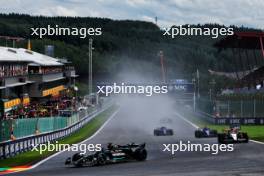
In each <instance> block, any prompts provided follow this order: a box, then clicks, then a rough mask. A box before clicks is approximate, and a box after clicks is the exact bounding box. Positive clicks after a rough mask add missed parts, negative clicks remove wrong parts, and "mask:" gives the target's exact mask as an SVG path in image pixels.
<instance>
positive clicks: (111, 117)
mask: <svg viewBox="0 0 264 176" xmlns="http://www.w3.org/2000/svg"><path fill="white" fill-rule="evenodd" d="M119 109H120V108H118V109H117V110H116V111H115V112H114V113H113V114H112V115H111V116H110V117H109V118H108V119H107V121H106V122H105V123H104V124H103V125H102V126H101V127H100V128H99V129H98V130H97V131H96V132H95V133H94V134H93V135H92V136H90V137H89V138H87V139H85V140H84V141H81V142H79V143H78V144H77V145H79V144H81V143H84V142H87V141H88V140H91V139H92V138H94V137H95V136H96V135H97V134H98V133H99V132H100V131H102V129H103V128H104V127H105V126H106V125H107V124H108V123H109V122H110V120H112V119H113V118H114V117H115V116H116V114H117V113H118V112H119ZM99 114H100V113H99ZM99 114H96V115H99ZM65 151H66V150H62V151H59V152H57V153H54V154H53V155H51V156H49V157H47V158H45V159H43V160H41V161H39V162H38V163H36V164H34V165H32V166H31V167H30V168H28V169H26V170H23V171H16V172H11V173H6V174H13V173H18V172H24V171H28V170H31V169H34V168H36V167H38V166H39V165H41V164H43V163H45V162H46V161H48V160H50V159H51V158H54V157H55V156H57V155H59V154H61V153H63V152H65ZM6 174H2V175H6ZM0 175H1V174H0Z"/></svg>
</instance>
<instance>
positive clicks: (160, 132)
mask: <svg viewBox="0 0 264 176" xmlns="http://www.w3.org/2000/svg"><path fill="white" fill-rule="evenodd" d="M172 135H173V130H172V129H168V128H166V127H160V128H156V129H154V136H172Z"/></svg>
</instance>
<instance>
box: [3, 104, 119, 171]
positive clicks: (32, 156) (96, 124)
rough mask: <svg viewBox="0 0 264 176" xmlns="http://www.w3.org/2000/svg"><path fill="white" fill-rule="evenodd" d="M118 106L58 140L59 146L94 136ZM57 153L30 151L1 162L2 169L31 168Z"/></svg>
mask: <svg viewBox="0 0 264 176" xmlns="http://www.w3.org/2000/svg"><path fill="white" fill-rule="evenodd" d="M116 109H117V107H116V106H112V107H110V108H109V109H107V110H105V111H103V112H102V113H100V114H99V115H97V116H96V117H95V118H94V119H92V120H91V121H90V122H89V123H87V124H86V125H85V126H83V128H81V129H80V130H79V131H77V132H75V133H73V134H72V135H70V136H68V137H65V138H64V139H61V140H58V143H59V144H76V143H79V142H81V141H83V140H85V139H87V138H88V137H90V136H92V135H93V134H94V133H95V132H96V131H97V130H98V129H99V128H100V127H101V126H102V125H103V124H104V123H105V122H106V120H107V119H108V118H109V117H110V116H111V115H112V114H113V113H114V112H115V110H116ZM54 153H55V152H49V151H45V152H43V153H42V154H40V153H39V152H38V151H28V152H25V153H22V154H19V155H17V156H15V157H12V158H8V159H4V160H0V168H6V167H15V166H30V165H32V164H33V163H36V162H38V161H40V160H42V159H44V158H46V157H48V156H50V155H52V154H54Z"/></svg>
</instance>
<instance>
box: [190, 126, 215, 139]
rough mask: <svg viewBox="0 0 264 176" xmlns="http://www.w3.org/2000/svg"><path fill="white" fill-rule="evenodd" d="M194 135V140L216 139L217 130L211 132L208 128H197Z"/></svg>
mask: <svg viewBox="0 0 264 176" xmlns="http://www.w3.org/2000/svg"><path fill="white" fill-rule="evenodd" d="M194 135H195V137H196V138H210V137H217V130H212V129H210V128H199V129H197V130H195V132H194Z"/></svg>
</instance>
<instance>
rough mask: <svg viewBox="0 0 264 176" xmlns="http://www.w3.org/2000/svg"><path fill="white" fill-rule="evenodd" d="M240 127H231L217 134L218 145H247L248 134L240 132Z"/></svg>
mask: <svg viewBox="0 0 264 176" xmlns="http://www.w3.org/2000/svg"><path fill="white" fill-rule="evenodd" d="M240 130H241V128H240V125H234V124H233V125H231V126H230V128H229V129H226V130H224V132H223V133H219V134H218V142H219V143H220V144H228V143H248V140H249V139H248V134H247V133H245V132H240Z"/></svg>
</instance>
